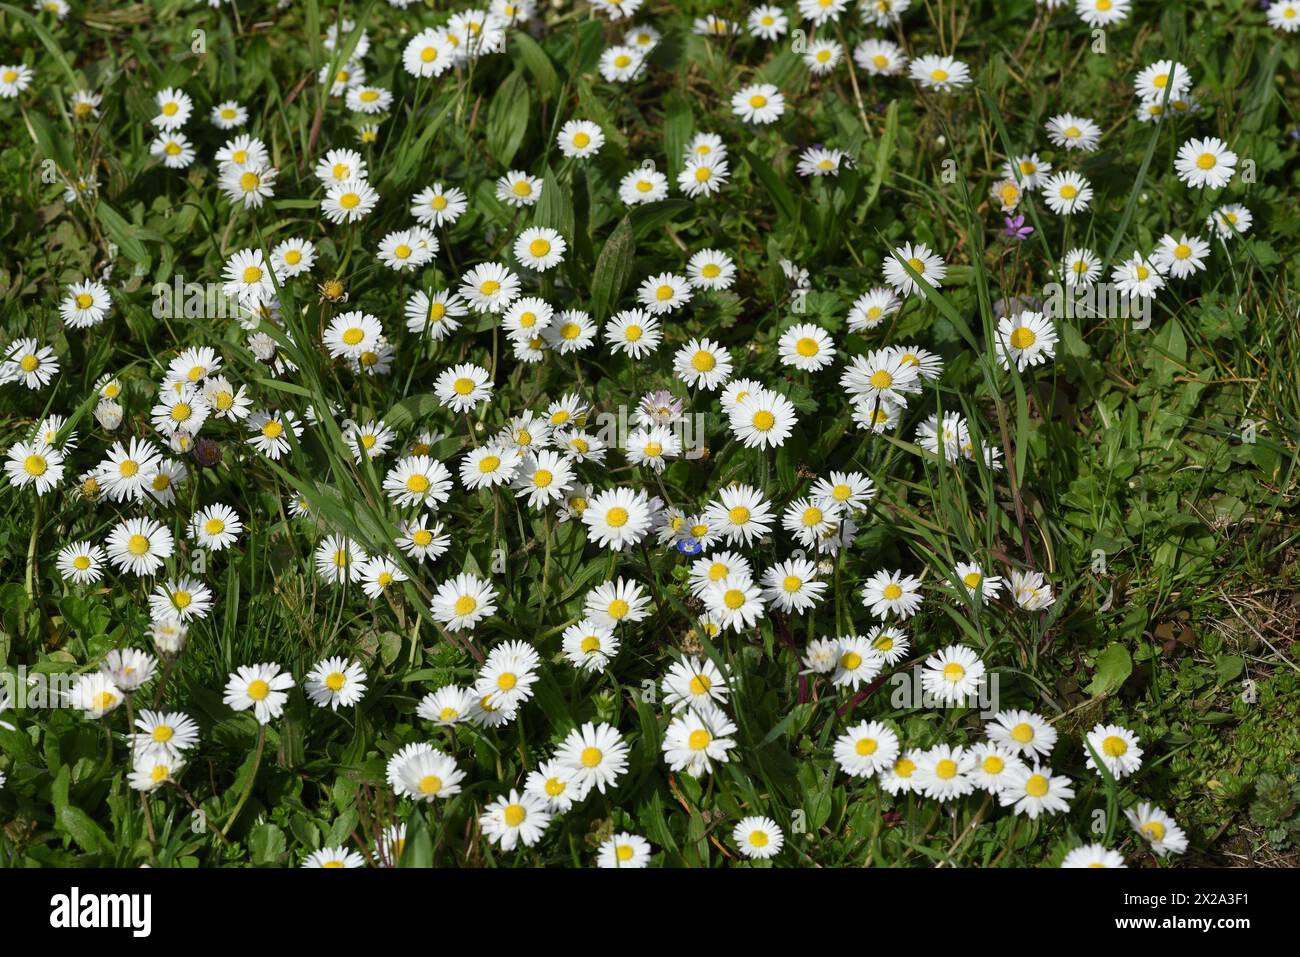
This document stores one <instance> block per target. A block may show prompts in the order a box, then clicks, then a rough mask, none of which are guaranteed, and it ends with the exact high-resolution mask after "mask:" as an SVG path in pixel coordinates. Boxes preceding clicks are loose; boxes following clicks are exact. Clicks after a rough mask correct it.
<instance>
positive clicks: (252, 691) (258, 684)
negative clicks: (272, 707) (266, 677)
mask: <svg viewBox="0 0 1300 957" xmlns="http://www.w3.org/2000/svg"><path fill="white" fill-rule="evenodd" d="M270 693H271V686H270V685H269V684H267V683H266V682H265V681H263V680H262V679H261V678H257V679H254V680H253V681H251V682H249V685H248V696H249V697H250V698H252V699H253V700H254V701H262V700H263V699H265V698H266V696H267V695H269V694H270Z"/></svg>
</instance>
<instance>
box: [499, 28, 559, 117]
mask: <svg viewBox="0 0 1300 957" xmlns="http://www.w3.org/2000/svg"><path fill="white" fill-rule="evenodd" d="M511 37H512V38H513V39H514V41H515V44H516V45H517V46H518V47H519V58H520V60H522V61H523V64H524V66H525V67H526V68H527V70H528V72H529V73H531V74H532V75H533V80H534V81H536V83H537V92H538V94H539V95H540V96H541V99H542V100H544V101H545V100H550V99H554V97H555V94H556V93H557V92H559V89H560V77H559V74H557V73H556V72H555V64H553V63H552V62H551V58H550V57H549V56H547V55H546V51H545V50H543V49H542V48H541V46H540V45H539V44H538V43H537V41H536V40H534V39H533V38H532V37H530V36H529V35H528V34H527V33H525V32H524V31H523V30H515V31H513V32H512V33H511Z"/></svg>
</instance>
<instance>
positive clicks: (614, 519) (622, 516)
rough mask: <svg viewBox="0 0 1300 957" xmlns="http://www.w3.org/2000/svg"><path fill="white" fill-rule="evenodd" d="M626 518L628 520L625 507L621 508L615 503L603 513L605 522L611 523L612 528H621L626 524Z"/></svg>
mask: <svg viewBox="0 0 1300 957" xmlns="http://www.w3.org/2000/svg"><path fill="white" fill-rule="evenodd" d="M627 520H628V514H627V509H625V508H621V507H620V506H618V505H615V506H614V507H613V508H611V509H610V510H609V511H608V512H606V513H605V522H606V523H607V524H609V525H612V526H613V527H614V528H622V527H623V526H624V525H626V524H627Z"/></svg>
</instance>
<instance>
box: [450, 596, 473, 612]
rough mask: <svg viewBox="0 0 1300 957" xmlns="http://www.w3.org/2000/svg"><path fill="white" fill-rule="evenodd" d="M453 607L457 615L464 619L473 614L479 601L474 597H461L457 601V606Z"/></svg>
mask: <svg viewBox="0 0 1300 957" xmlns="http://www.w3.org/2000/svg"><path fill="white" fill-rule="evenodd" d="M453 607H454V608H455V611H456V614H457V615H459V616H460V617H464V616H465V615H468V614H471V613H472V612H473V611H474V609H475V608H477V607H478V599H476V598H475V597H474V596H473V595H461V596H460V597H459V598H457V599H456V604H455V605H454V606H453Z"/></svg>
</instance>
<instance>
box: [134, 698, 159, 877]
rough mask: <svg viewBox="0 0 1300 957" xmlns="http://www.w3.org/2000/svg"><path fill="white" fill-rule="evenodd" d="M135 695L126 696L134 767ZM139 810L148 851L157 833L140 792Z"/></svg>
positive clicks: (145, 800) (152, 846) (144, 796)
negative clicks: (145, 833)
mask: <svg viewBox="0 0 1300 957" xmlns="http://www.w3.org/2000/svg"><path fill="white" fill-rule="evenodd" d="M134 729H135V695H127V696H126V739H127V740H128V741H130V742H131V766H132V767H133V768H134V767H135V751H136V748H135V730H134ZM140 810H141V812H142V813H143V814H144V826H145V830H146V831H148V833H149V851H150V853H151V854H152V853H153V849H154V848H155V847H157V846H158V835H157V833H156V832H155V831H154V829H153V812H152V811H151V810H150V809H149V796H148V794H147V793H146V792H144V791H141V792H140Z"/></svg>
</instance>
